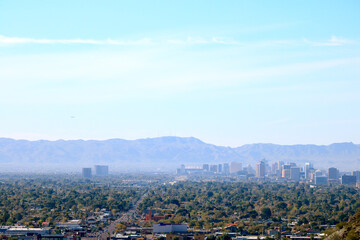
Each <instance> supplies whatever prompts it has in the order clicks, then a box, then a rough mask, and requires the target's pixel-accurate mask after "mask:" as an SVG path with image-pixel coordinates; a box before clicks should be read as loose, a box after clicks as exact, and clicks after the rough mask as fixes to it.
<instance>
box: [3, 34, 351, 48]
mask: <svg viewBox="0 0 360 240" xmlns="http://www.w3.org/2000/svg"><path fill="white" fill-rule="evenodd" d="M304 43H305V44H308V45H311V46H327V47H332V46H343V45H348V44H354V43H356V42H355V41H353V40H350V39H345V38H341V37H337V36H332V37H331V38H330V40H328V41H324V42H318V41H310V40H308V39H307V38H303V39H302V41H301V40H264V41H256V42H247V41H239V40H236V39H233V38H228V37H209V38H203V37H193V36H189V37H187V38H178V39H153V38H142V39H139V40H118V39H111V38H108V39H105V40H95V39H80V38H78V39H46V38H40V39H37V38H22V37H8V36H4V35H0V45H15V44H49V45H50V44H54V45H55V44H68V45H70V44H87V45H120V46H121V45H123V46H129V45H134V46H136V45H154V44H170V45H234V46H244V47H252V46H253V47H254V46H255V47H267V46H294V45H299V44H300V45H301V44H304Z"/></svg>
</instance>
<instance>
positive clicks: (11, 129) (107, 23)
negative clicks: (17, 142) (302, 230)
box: [0, 0, 360, 147]
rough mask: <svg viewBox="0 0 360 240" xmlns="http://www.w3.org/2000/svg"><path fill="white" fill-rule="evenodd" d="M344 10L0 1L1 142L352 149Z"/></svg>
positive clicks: (351, 69) (355, 17) (328, 6)
mask: <svg viewBox="0 0 360 240" xmlns="http://www.w3.org/2000/svg"><path fill="white" fill-rule="evenodd" d="M345 2H346V3H344V2H343V1H315V2H314V1H291V3H289V2H288V1H227V2H226V3H224V2H220V1H196V2H194V1H181V2H180V1H178V2H175V1H66V0H65V1H64V0H62V1H49V2H48V1H1V2H0V81H1V88H0V109H1V115H2V121H1V122H2V124H1V125H0V136H1V137H7V138H15V139H28V140H38V139H46V140H56V139H111V138H122V139H139V138H149V137H159V136H181V137H190V136H193V137H196V138H199V139H201V140H203V141H205V142H207V143H212V144H216V145H220V146H232V147H237V146H241V145H243V144H248V143H277V144H298V143H302V144H331V143H335V142H354V143H359V142H360V131H359V130H360V127H359V126H360V112H359V111H358V110H359V108H358V106H359V104H360V94H359V89H360V85H359V84H360V83H359V77H360V56H359V50H360V47H359V41H360V36H359V32H360V31H359V27H358V25H359V22H360V16H359V14H358V13H359V3H358V1H345Z"/></svg>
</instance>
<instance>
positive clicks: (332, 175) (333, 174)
mask: <svg viewBox="0 0 360 240" xmlns="http://www.w3.org/2000/svg"><path fill="white" fill-rule="evenodd" d="M336 179H339V170H338V169H337V168H334V167H331V168H329V180H336Z"/></svg>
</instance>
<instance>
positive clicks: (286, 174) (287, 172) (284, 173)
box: [281, 168, 290, 179]
mask: <svg viewBox="0 0 360 240" xmlns="http://www.w3.org/2000/svg"><path fill="white" fill-rule="evenodd" d="M281 177H282V178H286V179H290V168H284V169H283V170H282V172H281Z"/></svg>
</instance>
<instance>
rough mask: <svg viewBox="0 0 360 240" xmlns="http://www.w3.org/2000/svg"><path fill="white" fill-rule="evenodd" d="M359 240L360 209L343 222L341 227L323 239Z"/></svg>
mask: <svg viewBox="0 0 360 240" xmlns="http://www.w3.org/2000/svg"><path fill="white" fill-rule="evenodd" d="M341 239H346V240H359V239H360V210H359V211H358V212H357V213H356V214H355V215H354V216H353V217H351V218H350V219H349V221H348V222H347V223H345V224H344V225H343V226H342V227H341V229H339V230H337V231H335V232H333V233H332V234H330V235H329V236H327V237H326V238H325V240H341Z"/></svg>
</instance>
